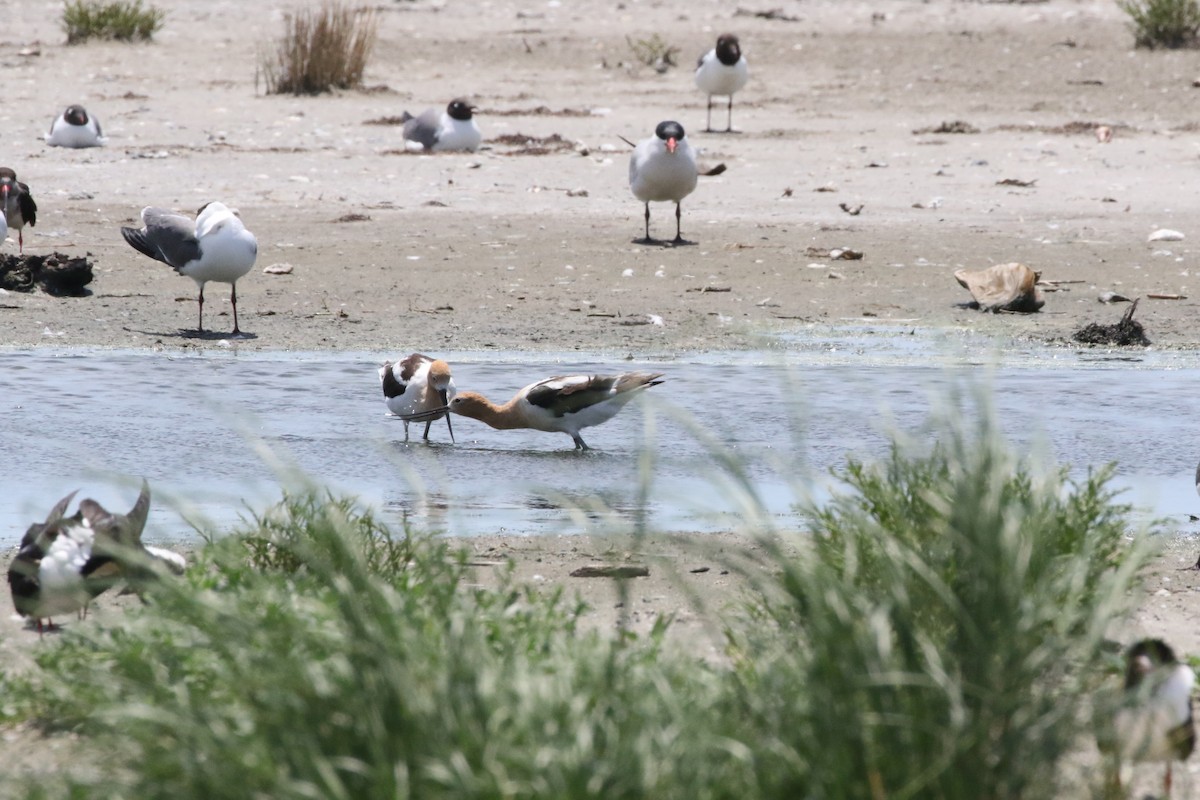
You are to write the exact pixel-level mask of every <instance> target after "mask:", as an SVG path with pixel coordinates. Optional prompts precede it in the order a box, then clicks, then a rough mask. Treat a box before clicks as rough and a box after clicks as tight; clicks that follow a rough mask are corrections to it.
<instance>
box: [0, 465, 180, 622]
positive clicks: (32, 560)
mask: <svg viewBox="0 0 1200 800" xmlns="http://www.w3.org/2000/svg"><path fill="white" fill-rule="evenodd" d="M75 494H76V492H71V493H70V494H68V495H67V496H66V497H64V498H63V499H61V500H59V501H58V503H56V504H55V505H54V507H53V508H52V509H51V510H50V513H49V514H48V515H47V517H46V521H45V522H40V523H34V524H33V525H30V526H29V528H28V529H27V530H26V531H25V536H24V537H23V538H22V539H21V546H20V549H19V550H18V552H17V555H16V557H15V558H14V559H13V561H12V564H11V565H10V566H9V569H8V583H9V589H10V591H11V593H12V600H13V606H14V607H15V608H16V610H17V613H18V614H20V615H21V616H23V617H30V618H32V619H33V620H34V622H35V623H36V624H37V629H38V632H39V633H41V632H42V631H43V630H44V626H43V624H42V621H43V620H45V621H46V622H47V623H48V624H49V627H50V628H53V627H54V621H53V617H54V616H56V615H61V614H67V613H70V612H72V611H78V612H79V614H80V616H81V617H82V616H85V615H86V613H87V606H88V603H89V602H91V600H92V599H93V598H95V597H97V596H99V595H100V594H101V593H103V592H104V591H106V590H107V589H109V588H111V587H112V586H114V585H115V584H117V583H119V582H120V581H122V580H124V581H126V582H128V583H130V584H131V586H132V587H133V589H134V591H139V590H140V588H141V586H142V584H143V583H144V581H145V580H147V579H149V578H152V577H157V575H158V574H160V573H161V570H162V569H163V568H166V569H167V570H169V571H170V572H174V573H176V574H178V573H182V572H183V569H184V567H185V566H186V561H184V559H183V557H182V556H180V555H178V554H177V553H173V552H171V551H170V550H164V549H162V548H158V547H148V546H146V545H143V544H142V531H143V530H144V529H145V527H146V518H147V517H148V516H149V513H150V487H149V485H148V484H147V483H146V482H145V481H142V489H141V492H140V493H139V494H138V499H137V501H136V502H135V503H134V505H133V508H131V509H130V511H129V513H128V514H113V513H110V512H108V511H106V510H105V509H104V507H103V506H102V505H100V504H99V503H98V502H96V501H95V500H92V499H84V500H80V501H79V508H78V510H77V511H76V512H75V513H74V514H73V515H71V516H69V517H68V516H65V515H66V512H67V506H68V505H70V503H71V500H72V499H73V498H74V497H75Z"/></svg>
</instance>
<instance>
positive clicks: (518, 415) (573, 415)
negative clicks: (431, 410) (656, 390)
mask: <svg viewBox="0 0 1200 800" xmlns="http://www.w3.org/2000/svg"><path fill="white" fill-rule="evenodd" d="M661 377H662V373H661V372H625V373H622V374H620V375H567V376H562V377H557V378H547V379H546V380H544V381H538V382H537V383H531V384H530V385H529V386H526V387H525V388H524V389H522V390H521V391H519V392H517V394H516V395H515V396H514V397H513V399H511V400H509V401H508V402H507V403H505V404H504V405H502V406H497V405H495V404H494V403H492V402H491V401H490V400H488V399H487V398H486V397H484V396H483V395H481V394H479V393H477V392H462V393H460V394H459V395H458V396H457V397H455V398H454V399H453V400H451V401H450V410H451V411H453V412H454V413H455V414H462V415H463V416H464V417H471V418H472V419H477V420H479V421H480V422H483V423H485V424H487V425H490V426H492V427H493V428H495V429H497V430H513V429H515V428H531V429H533V430H536V431H547V432H549V433H565V434H567V435H568V436H570V437H571V439H572V440H574V442H575V449H577V450H587V449H589V448H588V446H587V443H586V442H584V441H583V438H582V437H581V436H580V435H579V431H581V430H582V429H584V428H590V427H591V426H593V425H599V424H600V423H602V422H608V421H609V420H610V419H612V418H613V417H614V416H616V414H617V412H618V411H620V410H621V409H622V408H623V407H624V406H625V404H626V403H628V402H629V401H630V400H632V399H633V398H634V397H635V396H637V395H639V394H641V393H642V391H643V390H645V389H647V388H649V387H651V386H657V385H658V384H660V383H662V381H660V380H659V378H661Z"/></svg>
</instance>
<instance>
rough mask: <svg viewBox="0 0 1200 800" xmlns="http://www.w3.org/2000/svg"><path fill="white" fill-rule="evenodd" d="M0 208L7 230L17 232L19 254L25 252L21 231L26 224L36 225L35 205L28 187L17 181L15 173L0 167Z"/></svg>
mask: <svg viewBox="0 0 1200 800" xmlns="http://www.w3.org/2000/svg"><path fill="white" fill-rule="evenodd" d="M0 208H3V209H4V219H5V222H6V224H7V227H8V228H13V229H15V230H16V231H17V243H18V245H19V246H20V250H21V253H24V252H25V235H24V234H23V233H21V229H22V228H24V227H25V225H26V224H28V225H29V226H30V227H33V226H34V225H37V203H35V202H33V195H32V194H30V192H29V185H28V184H24V183H21V182H20V181H18V180H17V173H16V172H14V171H13V170H11V169H9V168H8V167H0Z"/></svg>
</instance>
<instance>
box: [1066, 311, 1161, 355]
mask: <svg viewBox="0 0 1200 800" xmlns="http://www.w3.org/2000/svg"><path fill="white" fill-rule="evenodd" d="M1137 304H1138V301H1137V300H1134V301H1133V304H1132V305H1131V306H1129V308H1128V309H1127V310H1126V311H1125V314H1124V316H1122V317H1121V321H1120V322H1117V323H1115V324H1113V325H1101V324H1100V323H1098V322H1093V323H1091V324H1089V325H1084V326H1083V327H1082V328H1080V329H1079V330H1077V331H1075V333H1074V335H1072V337H1071V338H1072V339H1074V340H1075V341H1077V342H1079V343H1080V344H1099V345H1118V346H1120V347H1149V346H1150V340H1149V339H1147V338H1146V330H1145V328H1143V327H1142V323H1140V322H1138V321H1137V320H1135V319H1134V318H1133V312H1134V311H1136V310H1137Z"/></svg>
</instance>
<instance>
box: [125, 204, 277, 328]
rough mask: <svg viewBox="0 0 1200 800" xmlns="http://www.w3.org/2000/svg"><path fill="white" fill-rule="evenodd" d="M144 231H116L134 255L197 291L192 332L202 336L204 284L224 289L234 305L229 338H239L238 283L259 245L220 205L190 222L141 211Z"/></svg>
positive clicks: (203, 210)
mask: <svg viewBox="0 0 1200 800" xmlns="http://www.w3.org/2000/svg"><path fill="white" fill-rule="evenodd" d="M142 224H143V226H144V227H143V228H141V229H140V230H138V229H137V228H121V235H122V236H124V237H125V241H127V242H129V244H130V245H132V246H133V248H134V249H135V250H137V251H138V252H140V253H142V254H143V255H147V256H150V258H153V259H155V260H156V261H161V262H163V263H164V264H167V265H169V266H171V267H174V268H175V271H176V272H178V273H179V274H180V275H186V276H187V277H189V278H191V279H192V280H194V281H195V282H196V285H197V286H199V287H200V298H199V302H200V317H199V323H198V325H197V327H198V328H199V330H200V332H201V333H203V332H204V284H205V283H207V282H208V281H217V282H219V283H228V284H229V286H230V291H229V302H230V303H231V304H232V305H233V333H234V334H235V335H236V334H239V333H241V330H239V329H238V315H237V281H238V278H240V277H242V276H243V275H245V274H246V273H247V272H249V271H250V268H251V267H253V266H254V260H255V258H257V257H258V240H257V239H255V238H254V234H253V233H251V232H250V231H248V230H246V226H245V225H243V224H242V221H241V220H240V219H239V218H238V216H237V214H236V213H235V212H234V211H232V210H230V209H229V208H228V207H226V206H225V204H224V203H216V202H214V203H208V204H207V205H205V206H203V207H201V209H200V211H199V213H198V214H197V216H196V220H195V222H193V221H192V220H191V219H190V218H188V217H186V216H184V215H182V214H176V213H175V212H173V211H167V210H166V209H163V208H154V207H152V206H147V207H146V208H143V209H142Z"/></svg>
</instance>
